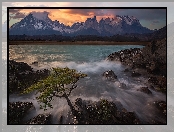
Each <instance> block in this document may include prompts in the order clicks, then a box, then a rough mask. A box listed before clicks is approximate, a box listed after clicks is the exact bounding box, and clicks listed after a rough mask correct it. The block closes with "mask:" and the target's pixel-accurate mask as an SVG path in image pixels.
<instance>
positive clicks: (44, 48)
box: [9, 45, 143, 64]
mask: <svg viewBox="0 0 174 132" xmlns="http://www.w3.org/2000/svg"><path fill="white" fill-rule="evenodd" d="M135 47H138V48H141V47H143V46H137V45H123V46H116V45H102V46H100V45H97V46H94V45H32V46H31V45H10V46H9V49H10V59H14V60H16V61H24V62H27V63H29V64H30V63H32V61H38V62H55V61H59V62H60V61H62V62H69V61H73V62H96V61H101V60H105V59H106V57H107V56H108V55H109V54H111V53H113V52H116V51H119V50H123V49H130V48H135Z"/></svg>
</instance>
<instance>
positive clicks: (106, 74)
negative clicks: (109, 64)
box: [102, 70, 117, 80]
mask: <svg viewBox="0 0 174 132" xmlns="http://www.w3.org/2000/svg"><path fill="white" fill-rule="evenodd" d="M102 75H103V76H104V77H105V78H106V79H107V80H116V79H117V76H116V75H115V73H114V72H113V71H112V70H108V71H105V72H104V73H103V74H102Z"/></svg>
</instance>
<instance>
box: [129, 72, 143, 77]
mask: <svg viewBox="0 0 174 132" xmlns="http://www.w3.org/2000/svg"><path fill="white" fill-rule="evenodd" d="M131 76H132V77H139V76H141V74H140V73H138V72H135V71H133V72H132V74H131Z"/></svg>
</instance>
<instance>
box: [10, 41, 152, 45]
mask: <svg viewBox="0 0 174 132" xmlns="http://www.w3.org/2000/svg"><path fill="white" fill-rule="evenodd" d="M37 44H38V45H143V46H145V45H148V44H150V42H114V41H61V42H59V41H9V45H37Z"/></svg>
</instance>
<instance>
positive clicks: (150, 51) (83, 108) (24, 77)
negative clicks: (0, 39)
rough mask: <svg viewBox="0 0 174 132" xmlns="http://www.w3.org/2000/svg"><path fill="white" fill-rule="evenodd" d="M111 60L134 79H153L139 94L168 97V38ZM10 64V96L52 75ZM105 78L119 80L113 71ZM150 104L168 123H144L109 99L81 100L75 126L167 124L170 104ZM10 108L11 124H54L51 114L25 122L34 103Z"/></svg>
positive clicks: (159, 101)
mask: <svg viewBox="0 0 174 132" xmlns="http://www.w3.org/2000/svg"><path fill="white" fill-rule="evenodd" d="M108 60H109V61H119V62H121V63H122V64H123V65H125V66H126V67H127V68H126V69H125V70H124V72H127V73H129V74H130V75H131V77H141V76H143V77H147V78H149V79H148V85H147V87H141V88H140V89H138V90H137V91H140V92H144V94H152V92H151V90H155V91H158V92H162V93H164V94H166V89H167V87H166V86H167V81H166V78H167V75H166V74H167V73H166V72H167V70H166V64H167V63H166V39H163V40H161V41H156V42H152V43H151V44H149V45H147V46H145V47H144V48H142V49H138V48H135V49H130V50H128V49H127V50H122V51H119V52H115V53H112V54H110V55H109V56H108ZM8 63H9V82H8V83H9V85H8V91H9V94H12V93H20V92H21V91H23V90H24V88H26V87H29V86H31V85H32V84H34V83H35V82H37V81H38V80H41V79H44V78H46V77H47V76H48V75H49V70H46V69H45V70H37V71H34V70H33V69H32V68H31V67H30V66H29V65H28V64H26V63H24V62H15V61H13V60H9V62H8ZM103 76H105V77H106V78H107V79H109V80H111V81H115V80H117V76H116V74H115V73H114V72H113V71H112V70H109V71H106V72H105V73H103ZM149 89H150V90H149ZM149 105H151V106H154V107H156V108H157V109H158V111H157V112H158V113H159V115H160V116H161V117H162V118H163V119H165V121H158V120H155V119H150V120H149V122H144V121H142V120H140V119H139V118H138V116H137V115H136V113H135V112H133V111H127V110H126V109H125V108H123V106H122V105H121V103H120V102H118V103H117V104H115V103H113V102H109V101H108V100H100V101H97V102H92V101H87V100H83V99H81V98H77V99H76V101H75V106H74V107H75V108H76V117H74V122H73V124H166V118H167V117H166V109H167V106H166V102H165V101H163V100H157V101H155V102H152V103H149ZM8 106H9V107H8V109H9V113H8V115H9V119H8V123H9V124H51V123H52V115H51V113H47V114H39V115H37V116H35V117H33V118H31V119H28V120H27V121H26V120H24V118H25V117H26V115H27V114H28V113H29V112H31V111H35V107H34V105H33V103H32V102H9V104H8ZM63 118H64V117H63V116H61V118H60V119H59V121H60V124H62V123H61V122H62V121H61V120H62V119H63Z"/></svg>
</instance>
